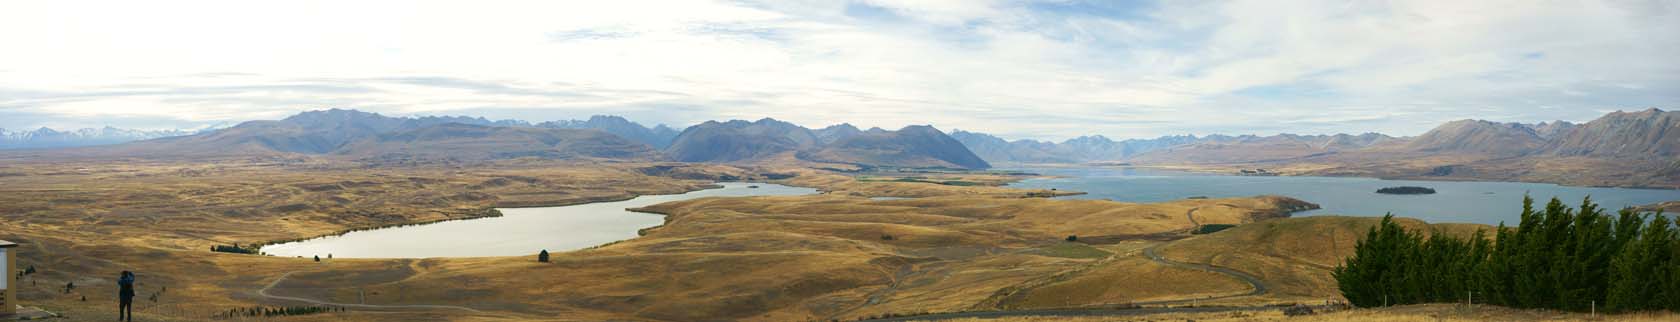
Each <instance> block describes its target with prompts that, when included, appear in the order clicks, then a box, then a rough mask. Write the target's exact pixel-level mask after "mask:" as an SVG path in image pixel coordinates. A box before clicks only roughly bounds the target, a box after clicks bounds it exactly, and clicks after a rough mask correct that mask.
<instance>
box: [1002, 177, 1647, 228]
mask: <svg viewBox="0 0 1680 322" xmlns="http://www.w3.org/2000/svg"><path fill="white" fill-rule="evenodd" d="M1009 170H1019V171H1025V172H1032V173H1039V174H1045V175H1054V176H1061V177H1062V178H1048V179H1028V180H1023V181H1020V182H1016V183H1014V184H1011V185H1010V186H1011V187H1023V188H1044V189H1049V188H1057V189H1061V190H1072V191H1084V192H1087V193H1089V194H1087V195H1079V196H1067V197H1061V198H1069V199H1109V200H1114V201H1122V202H1161V201H1171V200H1178V199H1184V198H1189V197H1193V196H1206V197H1210V198H1227V197H1247V196H1256V195H1283V196H1289V197H1293V198H1296V199H1301V200H1305V201H1307V202H1312V203H1316V204H1318V205H1319V206H1320V207H1323V209H1320V210H1313V211H1306V212H1299V213H1296V215H1297V216H1312V215H1332V214H1333V215H1355V216H1381V215H1383V214H1384V213H1394V215H1395V216H1399V217H1411V218H1418V219H1423V220H1425V221H1429V222H1431V223H1443V222H1458V223H1479V224H1488V225H1497V224H1499V223H1500V222H1501V221H1503V222H1505V223H1506V224H1507V225H1510V226H1515V225H1516V224H1517V221H1518V218H1519V214H1520V213H1521V212H1522V198H1523V195H1524V194H1528V195H1531V196H1533V197H1534V199H1535V203H1536V205H1535V207H1536V208H1541V207H1544V205H1545V203H1546V202H1547V201H1549V200H1551V198H1552V197H1558V198H1562V199H1563V201H1564V203H1565V204H1568V205H1570V206H1571V207H1574V206H1578V205H1580V203H1581V198H1583V197H1586V196H1589V195H1590V196H1592V198H1593V202H1595V203H1598V204H1599V206H1600V207H1602V208H1606V209H1612V210H1616V209H1621V208H1623V207H1628V206H1641V205H1647V204H1652V203H1657V202H1662V201H1673V200H1680V190H1654V189H1626V188H1590V187H1568V186H1559V185H1555V184H1545V183H1521V182H1453V181H1415V180H1382V179H1373V178H1352V177H1287V176H1277V177H1259V176H1235V175H1218V174H1204V173H1190V172H1180V171H1168V170H1157V169H1139V168H1120V167H1066V168H1064V167H1042V168H1017V169H1009ZM1394 186H1419V187H1428V188H1433V189H1435V191H1436V193H1435V194H1429V195H1387V194H1378V193H1376V191H1377V189H1381V188H1384V187H1394ZM1612 213H1613V212H1612Z"/></svg>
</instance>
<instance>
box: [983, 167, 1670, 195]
mask: <svg viewBox="0 0 1680 322" xmlns="http://www.w3.org/2000/svg"><path fill="white" fill-rule="evenodd" d="M1035 167H1043V168H1098V167H1100V168H1134V169H1158V170H1174V171H1184V172H1195V173H1208V174H1217V175H1232V176H1235V175H1237V174H1233V173H1232V172H1233V171H1232V170H1231V169H1236V168H1228V167H1226V166H1220V165H1165V164H1124V165H1117V164H1102V163H1090V164H1075V163H1012V164H1006V166H1001V167H995V168H1004V169H1019V168H1035ZM1273 173H1275V174H1277V176H1283V177H1322V178H1369V179H1382V180H1410V181H1438V182H1520V183H1537V184H1554V185H1558V186H1563V187H1582V188H1620V189H1640V190H1672V191H1680V186H1677V187H1660V186H1645V185H1583V184H1568V183H1562V182H1552V181H1541V180H1521V179H1514V180H1502V179H1488V178H1477V177H1438V176H1365V175H1357V174H1348V175H1335V174H1300V173H1296V172H1273Z"/></svg>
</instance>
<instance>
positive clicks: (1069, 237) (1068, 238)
mask: <svg viewBox="0 0 1680 322" xmlns="http://www.w3.org/2000/svg"><path fill="white" fill-rule="evenodd" d="M1067 241H1070V242H1076V241H1079V236H1077V235H1068V237H1067Z"/></svg>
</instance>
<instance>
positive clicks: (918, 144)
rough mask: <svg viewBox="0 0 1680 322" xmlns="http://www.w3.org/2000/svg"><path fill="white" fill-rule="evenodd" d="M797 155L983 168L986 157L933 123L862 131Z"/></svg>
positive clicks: (839, 160)
mask: <svg viewBox="0 0 1680 322" xmlns="http://www.w3.org/2000/svg"><path fill="white" fill-rule="evenodd" d="M800 158H802V159H807V160H812V161H821V162H836V163H849V164H864V165H893V166H902V167H916V168H953V169H985V168H990V167H991V164H987V163H986V161H985V160H981V159H980V157H979V156H975V155H974V153H973V152H970V151H969V150H968V148H966V147H963V145H962V143H961V142H957V140H956V139H952V138H951V137H950V136H947V135H945V133H943V132H940V131H939V130H938V129H935V128H933V127H932V126H926V125H915V126H906V127H904V128H903V129H899V130H897V131H887V132H879V133H864V134H857V135H852V136H850V137H846V138H841V139H839V140H837V141H835V142H834V143H831V144H827V145H824V146H823V147H822V148H821V149H819V150H817V151H815V152H810V153H802V154H800Z"/></svg>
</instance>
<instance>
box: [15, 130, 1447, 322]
mask: <svg viewBox="0 0 1680 322" xmlns="http://www.w3.org/2000/svg"><path fill="white" fill-rule="evenodd" d="M0 174H3V175H0V217H3V219H4V220H3V221H0V239H5V240H10V241H14V242H19V243H21V244H23V245H22V246H21V247H20V248H19V249H18V251H19V255H20V261H21V263H19V266H20V267H28V266H34V267H36V268H37V269H38V271H39V273H37V274H33V275H29V276H28V277H25V278H24V279H23V280H21V281H20V282H18V283H17V284H14V285H18V287H16V289H17V291H18V292H19V295H20V300H21V301H22V302H24V304H25V305H30V306H39V307H42V308H46V309H48V310H51V311H54V312H60V313H64V314H65V315H66V316H68V317H71V318H72V319H88V318H104V317H107V316H109V315H114V312H112V311H114V310H115V308H114V307H113V306H114V305H111V304H112V303H113V302H115V299H114V298H115V295H116V294H115V293H116V292H115V290H114V288H115V286H114V285H113V284H114V282H113V280H112V278H111V277H113V276H115V275H116V272H118V271H122V270H132V271H136V272H139V273H140V275H141V276H142V279H141V283H140V285H139V291H140V292H139V293H140V298H141V300H140V303H138V304H137V305H136V309H137V310H136V313H137V315H138V316H139V317H140V319H143V320H149V321H176V320H180V321H191V320H203V319H206V318H208V317H210V316H212V315H214V314H216V313H221V312H225V311H227V310H229V309H234V308H239V307H250V306H255V305H268V306H290V305H315V304H311V303H309V302H314V303H316V304H319V303H332V304H334V305H338V304H352V305H351V306H350V309H351V310H350V312H343V313H330V314H323V315H316V316H303V317H289V318H285V319H286V320H296V321H315V320H322V321H333V320H374V321H411V320H464V321H504V320H579V321H594V320H680V321H689V320H765V321H787V320H829V319H840V320H852V319H856V318H861V317H870V316H880V315H885V314H908V313H922V312H950V311H971V310H998V309H1017V308H1062V307H1078V306H1093V305H1112V304H1123V303H1133V302H1143V301H1156V300H1174V299H1185V298H1199V297H1208V296H1220V295H1230V294H1242V293H1245V292H1247V291H1248V290H1249V286H1248V285H1247V284H1245V283H1243V282H1241V281H1238V280H1235V279H1233V278H1231V277H1229V276H1224V275H1220V274H1216V273H1212V272H1206V271H1201V270H1194V269H1184V268H1178V267H1173V266H1168V265H1162V264H1161V263H1158V262H1154V261H1151V260H1149V259H1148V258H1147V257H1145V256H1143V255H1142V253H1143V250H1144V249H1146V248H1150V247H1158V249H1159V250H1160V253H1161V254H1162V255H1163V256H1166V257H1168V258H1169V259H1174V260H1179V261H1184V262H1197V263H1210V264H1214V265H1220V266H1226V267H1231V268H1234V269H1238V270H1241V271H1245V272H1249V273H1251V274H1253V275H1256V276H1261V277H1262V278H1263V279H1264V280H1265V282H1266V283H1267V284H1268V285H1273V288H1274V292H1275V293H1274V294H1269V295H1265V296H1259V297H1239V298H1235V299H1230V300H1226V302H1229V303H1239V304H1240V303H1286V302H1304V301H1308V300H1315V299H1322V298H1324V297H1325V296H1327V295H1331V296H1333V294H1331V293H1330V290H1331V289H1332V288H1333V286H1331V285H1332V284H1330V283H1329V282H1328V281H1327V280H1326V277H1327V274H1328V273H1327V267H1328V266H1329V265H1333V264H1334V263H1335V261H1336V260H1337V259H1338V258H1339V257H1338V254H1346V253H1347V252H1348V251H1347V249H1351V247H1352V244H1353V238H1354V236H1353V234H1354V233H1356V232H1363V230H1364V229H1365V228H1366V227H1369V226H1371V225H1374V224H1375V222H1376V221H1375V219H1368V218H1339V217H1323V218H1320V217H1311V218H1291V219H1277V218H1280V217H1286V216H1287V214H1288V213H1289V212H1290V211H1292V210H1297V209H1301V207H1303V206H1304V205H1305V204H1304V203H1302V202H1300V201H1297V200H1293V199H1288V198H1282V197H1254V198H1233V199H1196V200H1180V201H1174V202H1166V203H1154V204H1135V203H1120V202H1110V201H1098V200H1050V199H1045V198H1033V197H1043V196H1051V195H1060V194H1067V193H1072V192H1066V191H1043V190H1022V189H1011V188H1006V187H999V186H997V185H1000V184H1002V183H1006V182H1009V181H1011V180H1017V179H1020V178H1021V176H1020V175H1014V174H999V173H915V174H909V175H913V176H917V177H922V178H926V179H927V180H928V181H934V182H946V181H963V182H974V183H978V185H949V184H940V183H929V182H897V181H892V180H886V181H878V180H859V179H858V178H860V177H864V176H879V177H887V176H902V175H906V174H902V173H851V174H842V173H835V172H829V171H820V170H813V169H809V168H801V167H792V166H779V165H759V166H750V167H743V166H727V165H715V164H676V163H649V162H607V161H570V162H556V161H534V160H512V161H500V162H491V163H477V164H454V165H451V164H442V165H438V164H434V165H425V166H412V167H377V168H368V167H364V166H362V165H359V164H353V163H343V162H339V161H331V160H316V159H287V160H226V161H221V162H202V163H179V162H159V163H152V162H144V161H133V160H130V161H120V162H112V161H106V162H63V163H43V162H8V163H6V164H3V165H0ZM787 175H795V176H793V177H787ZM719 180H756V181H772V182H777V183H783V184H789V185H798V186H806V187H815V188H818V189H819V190H821V191H824V192H825V193H824V194H819V195H810V196H787V197H748V198H701V199H694V200H687V201H680V202H673V203H666V204H659V205H654V206H650V207H646V208H643V209H639V210H640V211H647V212H656V213H661V214H665V215H666V216H667V217H666V222H665V224H664V225H663V226H660V227H656V228H650V229H646V230H644V231H643V233H644V236H642V237H640V238H635V239H630V240H626V241H622V242H617V243H612V244H609V245H604V246H601V247H596V248H591V249H585V250H578V251H570V252H556V253H554V254H553V256H552V257H553V260H552V262H551V263H538V262H536V261H535V260H534V258H533V257H530V256H522V257H483V258H434V259H325V260H323V261H321V262H315V261H313V260H311V259H301V258H283V257H271V256H255V255H239V254H226V253H213V252H210V251H208V248H209V247H210V246H211V245H217V244H232V243H241V244H250V243H258V242H265V241H276V240H289V239H297V238H305V237H312V236H320V235H326V234H333V233H337V232H341V231H345V230H351V229H363V228H369V227H380V226H388V225H398V224H411V223H418V222H427V221H436V220H450V219H462V218H472V217H476V216H489V215H495V213H494V212H491V211H488V210H489V209H492V208H493V207H507V206H536V205H566V204H576V203H584V202H594V201H602V200H617V199H624V198H630V197H633V196H635V195H642V194H664V193H677V192H683V191H690V190H696V189H701V188H704V187H707V186H708V185H710V184H711V183H712V182H715V181H719ZM876 196H896V197H920V198H915V199H900V200H874V199H871V198H868V197H876ZM1213 223H1223V224H1242V225H1241V226H1238V227H1236V228H1232V229H1229V230H1226V231H1224V232H1220V233H1216V234H1209V235H1196V236H1194V237H1192V236H1191V235H1190V234H1188V231H1190V230H1191V229H1192V228H1194V227H1196V225H1198V224H1213ZM1408 225H1422V223H1421V222H1408ZM1435 226H1436V227H1445V228H1449V229H1450V230H1451V231H1453V232H1455V233H1458V232H1462V231H1464V229H1465V228H1466V227H1467V226H1466V227H1460V226H1454V225H1435ZM1330 227H1334V228H1333V229H1332V228H1330ZM1326 230H1328V231H1330V232H1331V233H1329V234H1325V233H1323V231H1326ZM1326 235H1330V236H1333V237H1334V238H1333V239H1331V240H1334V242H1333V243H1331V245H1328V246H1327V245H1324V244H1323V243H1322V242H1320V241H1321V240H1323V238H1324V237H1321V236H1326ZM1068 236H1077V237H1078V238H1077V239H1078V242H1068V241H1066V238H1067V237H1068ZM421 242H423V241H421ZM67 283H74V284H75V285H76V287H75V288H74V289H71V290H69V291H68V292H66V291H65V290H64V287H63V286H64V285H65V284H67ZM153 295H156V298H157V300H156V301H152V300H151V297H152V296H153ZM84 296H85V297H86V299H87V300H86V302H84V301H82V298H83V297H84ZM297 299H304V300H307V301H309V302H303V301H299V300H297ZM364 304H365V305H364Z"/></svg>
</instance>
